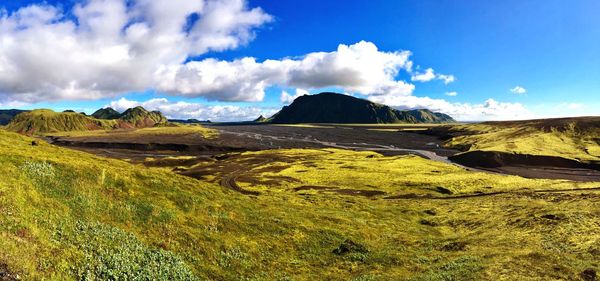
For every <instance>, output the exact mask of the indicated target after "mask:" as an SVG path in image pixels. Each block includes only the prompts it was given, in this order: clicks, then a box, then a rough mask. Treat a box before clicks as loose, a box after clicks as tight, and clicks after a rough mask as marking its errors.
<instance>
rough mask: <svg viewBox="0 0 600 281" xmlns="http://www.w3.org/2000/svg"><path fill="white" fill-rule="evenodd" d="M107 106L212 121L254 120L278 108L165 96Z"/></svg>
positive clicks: (117, 101)
mask: <svg viewBox="0 0 600 281" xmlns="http://www.w3.org/2000/svg"><path fill="white" fill-rule="evenodd" d="M107 106H110V107H112V108H114V109H115V110H117V111H120V112H123V111H125V110H127V109H128V108H131V107H135V106H143V107H144V108H146V109H148V110H158V111H160V112H162V113H163V114H164V115H165V116H167V118H169V119H198V120H211V121H222V122H224V121H245V120H254V119H256V118H258V117H259V116H261V115H263V116H271V115H273V114H275V113H276V112H277V109H273V108H264V107H242V106H232V105H214V106H207V105H204V104H200V103H189V102H182V101H179V102H170V101H169V100H167V99H165V98H156V99H150V100H147V101H144V102H139V101H132V100H128V99H126V98H121V99H119V100H116V101H112V102H111V103H110V104H108V105H107Z"/></svg>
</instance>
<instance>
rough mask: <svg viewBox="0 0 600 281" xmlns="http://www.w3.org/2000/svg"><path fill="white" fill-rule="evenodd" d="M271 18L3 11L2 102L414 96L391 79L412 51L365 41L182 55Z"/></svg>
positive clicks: (173, 6)
mask: <svg viewBox="0 0 600 281" xmlns="http://www.w3.org/2000/svg"><path fill="white" fill-rule="evenodd" d="M191 18H197V20H196V21H193V22H190V19H191ZM272 20H273V18H272V16H270V15H268V14H267V13H265V12H264V11H263V10H262V9H260V8H249V7H248V5H247V1H246V0H88V1H84V2H80V3H79V4H76V5H75V6H74V7H73V9H72V10H69V11H63V10H61V9H60V8H58V7H55V6H52V5H48V4H36V5H31V6H28V7H25V8H21V9H19V10H17V11H15V12H11V13H8V12H6V11H0V102H2V103H8V102H17V101H18V102H25V103H36V102H42V101H56V100H93V99H101V98H113V97H117V96H119V95H122V94H124V93H129V92H135V91H145V90H157V91H161V92H165V93H167V94H170V95H176V96H183V97H204V98H206V99H208V100H218V101H251V102H257V101H262V100H263V99H264V96H265V90H266V89H267V88H269V87H272V86H280V87H283V88H302V89H309V90H310V89H319V88H325V87H337V88H341V89H342V90H343V91H345V92H349V93H352V94H361V95H394V96H408V95H411V94H412V93H413V91H414V89H415V86H414V85H413V84H411V83H408V82H406V81H402V80H398V79H396V77H397V76H398V74H399V73H400V72H401V71H406V72H407V73H412V65H413V63H412V61H410V59H409V57H410V56H411V53H410V52H409V51H392V52H385V51H380V50H379V49H378V48H377V46H376V45H375V44H373V43H371V42H365V41H361V42H358V43H356V44H352V45H344V44H340V45H339V46H338V48H337V49H336V50H335V51H331V52H313V53H308V54H305V55H303V56H301V57H294V58H283V59H279V60H265V61H261V62H259V61H257V60H256V59H254V58H251V57H246V58H240V59H236V60H232V61H223V60H217V59H214V58H207V59H203V60H200V61H188V59H189V58H190V57H194V56H198V55H202V54H206V53H208V52H210V51H215V52H219V51H224V50H228V49H234V48H237V47H239V46H241V45H244V44H247V43H248V42H249V41H251V40H252V39H253V38H254V37H255V30H256V28H258V27H260V26H263V25H264V24H265V23H268V22H270V21H272ZM431 71H432V73H433V70H431ZM433 75H434V77H435V79H440V80H443V81H445V83H449V82H451V81H453V80H454V77H453V76H451V75H440V74H435V73H433ZM421 80H423V79H421ZM423 81H424V80H423Z"/></svg>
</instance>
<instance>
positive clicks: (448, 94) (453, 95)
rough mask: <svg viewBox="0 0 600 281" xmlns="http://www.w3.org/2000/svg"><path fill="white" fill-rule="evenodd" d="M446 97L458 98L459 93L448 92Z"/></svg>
mask: <svg viewBox="0 0 600 281" xmlns="http://www.w3.org/2000/svg"><path fill="white" fill-rule="evenodd" d="M446 96H449V97H456V96H458V93H457V92H447V93H446Z"/></svg>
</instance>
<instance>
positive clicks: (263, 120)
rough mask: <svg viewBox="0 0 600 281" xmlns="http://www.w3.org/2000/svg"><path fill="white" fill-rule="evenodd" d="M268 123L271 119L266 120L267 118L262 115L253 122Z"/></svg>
mask: <svg viewBox="0 0 600 281" xmlns="http://www.w3.org/2000/svg"><path fill="white" fill-rule="evenodd" d="M268 121H269V118H266V117H264V116H262V115H261V116H259V117H258V118H256V119H254V121H252V122H256V123H265V122H268Z"/></svg>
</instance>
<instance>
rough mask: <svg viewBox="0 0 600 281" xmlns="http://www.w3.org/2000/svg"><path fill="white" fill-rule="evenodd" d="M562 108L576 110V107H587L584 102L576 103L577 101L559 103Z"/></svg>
mask: <svg viewBox="0 0 600 281" xmlns="http://www.w3.org/2000/svg"><path fill="white" fill-rule="evenodd" d="M559 106H560V107H562V108H568V109H571V110H576V109H582V108H584V107H585V105H584V104H582V103H575V102H563V103H561V104H560V105H559Z"/></svg>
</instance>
